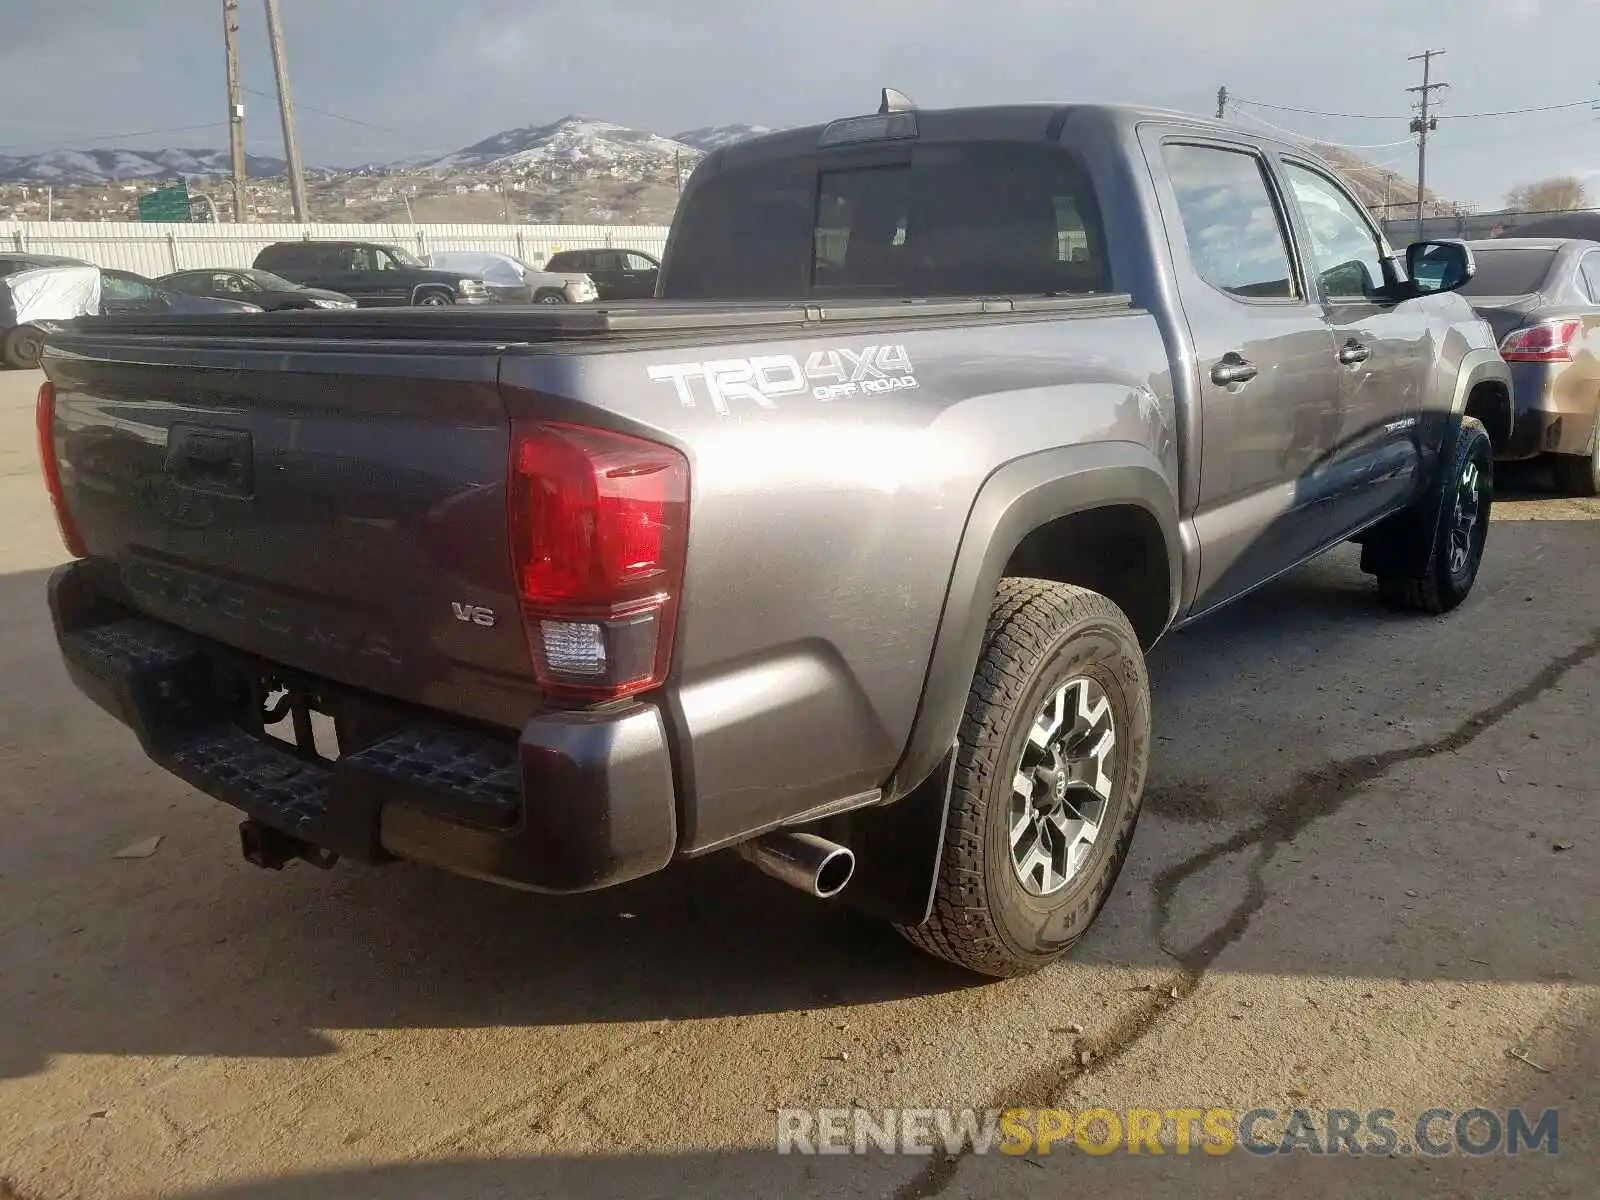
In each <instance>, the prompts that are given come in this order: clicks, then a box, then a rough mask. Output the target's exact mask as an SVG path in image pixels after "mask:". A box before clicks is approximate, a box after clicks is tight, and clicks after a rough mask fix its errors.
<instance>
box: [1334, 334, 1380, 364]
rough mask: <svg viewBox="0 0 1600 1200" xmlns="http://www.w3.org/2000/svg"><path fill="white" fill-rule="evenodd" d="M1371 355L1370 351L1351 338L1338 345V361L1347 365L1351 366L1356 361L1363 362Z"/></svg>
mask: <svg viewBox="0 0 1600 1200" xmlns="http://www.w3.org/2000/svg"><path fill="white" fill-rule="evenodd" d="M1371 357H1372V351H1371V350H1369V349H1368V348H1367V347H1365V346H1363V345H1362V344H1361V343H1360V342H1358V341H1355V340H1353V339H1352V340H1351V341H1348V342H1346V343H1345V344H1344V345H1343V346H1341V347H1339V361H1340V362H1342V363H1343V364H1344V365H1345V366H1347V367H1353V366H1355V365H1356V364H1357V363H1364V362H1366V361H1367V359H1369V358H1371Z"/></svg>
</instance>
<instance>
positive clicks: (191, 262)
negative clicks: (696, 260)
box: [0, 221, 667, 277]
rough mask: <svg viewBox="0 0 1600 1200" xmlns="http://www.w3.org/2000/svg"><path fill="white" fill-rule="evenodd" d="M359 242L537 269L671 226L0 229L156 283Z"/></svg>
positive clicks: (651, 241) (62, 225)
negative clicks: (301, 247)
mask: <svg viewBox="0 0 1600 1200" xmlns="http://www.w3.org/2000/svg"><path fill="white" fill-rule="evenodd" d="M331 240H356V241H371V242H385V243H388V244H390V245H398V246H404V247H405V248H406V249H408V250H412V251H414V252H415V253H417V254H419V255H422V254H431V253H433V252H435V251H444V250H498V251H499V252H500V253H502V254H514V255H516V256H517V257H518V258H520V259H522V260H524V261H525V262H529V263H532V264H533V265H534V266H541V265H543V263H544V260H545V259H546V258H548V257H549V256H550V255H552V254H554V253H555V252H556V251H557V250H582V249H593V248H610V247H617V248H620V249H627V250H644V251H646V252H648V253H650V254H654V255H657V256H658V257H659V256H660V254H661V251H662V248H663V247H664V246H665V245H666V241H667V227H666V226H665V225H328V224H318V225H296V224H292V223H287V224H281V225H251V224H246V225H211V224H203V223H197V224H192V225H185V224H170V225H169V224H162V223H158V222H139V221H115V222H112V221H106V222H101V221H0V250H30V251H32V252H34V253H35V254H62V255H66V256H68V257H70V258H81V259H84V260H85V261H87V262H92V263H94V264H95V265H96V266H100V267H112V268H116V269H120V270H123V271H134V272H137V273H138V274H140V275H147V276H151V277H155V276H157V275H166V274H168V273H169V272H172V271H182V270H187V269H189V268H191V267H248V266H249V265H250V264H251V263H252V262H254V261H255V257H256V255H257V254H259V253H260V252H261V249H262V248H263V247H264V246H267V245H270V244H271V243H273V242H284V241H331Z"/></svg>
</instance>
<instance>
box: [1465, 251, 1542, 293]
mask: <svg viewBox="0 0 1600 1200" xmlns="http://www.w3.org/2000/svg"><path fill="white" fill-rule="evenodd" d="M1472 257H1473V259H1474V260H1475V261H1476V262H1477V264H1478V273H1477V274H1476V275H1474V276H1473V277H1472V279H1471V280H1470V281H1469V282H1468V283H1467V286H1466V287H1464V288H1462V289H1461V291H1462V293H1463V294H1464V295H1467V296H1526V295H1528V294H1529V293H1530V292H1537V291H1538V290H1539V289H1540V288H1541V287H1543V286H1544V281H1545V276H1547V275H1549V274H1550V268H1551V266H1552V265H1553V264H1554V263H1555V259H1556V252H1555V251H1554V250H1488V249H1484V248H1483V247H1482V246H1478V247H1474V249H1473V252H1472Z"/></svg>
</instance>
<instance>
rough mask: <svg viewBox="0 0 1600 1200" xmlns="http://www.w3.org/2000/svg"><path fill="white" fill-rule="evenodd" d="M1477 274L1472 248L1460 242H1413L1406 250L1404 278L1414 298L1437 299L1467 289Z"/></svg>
mask: <svg viewBox="0 0 1600 1200" xmlns="http://www.w3.org/2000/svg"><path fill="white" fill-rule="evenodd" d="M1477 273H1478V264H1477V262H1476V260H1474V259H1473V257H1472V248H1471V247H1470V246H1468V245H1467V244H1466V243H1465V242H1460V241H1453V240H1451V241H1443V240H1441V241H1426V242H1412V243H1411V245H1409V246H1407V247H1406V274H1407V275H1409V276H1410V277H1411V287H1410V289H1409V290H1410V292H1411V294H1412V295H1413V296H1437V295H1439V294H1440V293H1441V292H1454V291H1457V290H1459V289H1461V288H1464V287H1466V285H1467V284H1469V283H1471V282H1472V278H1473V276H1475V275H1476V274H1477Z"/></svg>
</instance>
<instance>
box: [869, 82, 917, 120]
mask: <svg viewBox="0 0 1600 1200" xmlns="http://www.w3.org/2000/svg"><path fill="white" fill-rule="evenodd" d="M916 107H917V106H916V105H915V104H913V103H912V102H911V97H910V96H908V95H906V94H905V93H904V92H901V91H896V90H895V89H894V88H887V87H886V88H884V89H883V100H882V102H881V103H880V104H879V105H878V115H879V116H882V115H884V114H885V113H897V112H910V111H911V110H912V109H914V108H916Z"/></svg>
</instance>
